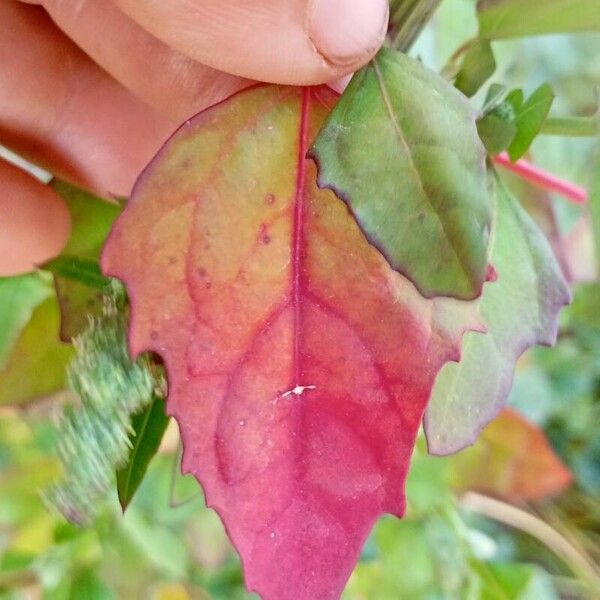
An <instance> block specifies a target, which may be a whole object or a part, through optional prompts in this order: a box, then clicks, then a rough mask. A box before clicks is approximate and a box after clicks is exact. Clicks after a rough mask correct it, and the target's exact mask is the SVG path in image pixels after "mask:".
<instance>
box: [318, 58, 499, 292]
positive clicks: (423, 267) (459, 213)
mask: <svg viewBox="0 0 600 600" xmlns="http://www.w3.org/2000/svg"><path fill="white" fill-rule="evenodd" d="M476 116H477V114H476V111H475V110H474V109H473V107H472V106H471V105H470V104H469V102H468V100H467V99H466V98H465V97H464V96H463V95H462V94H461V93H460V92H458V91H457V90H456V89H455V88H454V87H453V86H452V85H450V84H449V83H448V82H447V81H445V80H444V79H442V78H441V77H440V76H439V75H437V74H435V73H434V72H433V71H430V70H429V69H427V68H426V67H425V66H423V65H422V64H421V63H420V62H418V61H416V60H414V59H412V58H409V57H407V56H405V55H404V54H401V53H398V52H394V51H392V50H386V49H384V50H382V51H381V52H380V53H379V54H378V55H377V57H376V58H375V59H374V60H373V61H372V62H371V63H370V64H369V65H367V66H366V67H365V68H363V69H362V70H361V71H359V72H358V73H357V74H356V75H355V76H354V78H353V80H352V81H351V82H350V85H349V86H348V89H347V90H346V92H345V93H344V95H343V96H342V98H341V99H340V101H339V103H338V104H337V106H336V107H335V109H334V110H333V112H332V113H331V116H330V117H329V118H328V120H327V122H326V123H325V126H324V128H323V130H322V131H321V133H320V134H319V137H318V138H317V140H316V142H315V144H314V146H313V147H312V149H311V153H312V155H313V156H314V157H315V158H316V160H317V161H318V163H319V179H318V181H319V186H320V187H327V188H330V189H332V190H334V191H335V192H336V193H337V195H338V196H339V197H340V198H342V199H344V200H345V201H346V203H347V204H348V207H349V208H350V210H351V211H352V213H353V215H354V216H355V217H356V220H357V222H358V223H359V225H360V227H361V229H362V230H363V231H364V233H365V235H366V236H367V237H368V238H369V240H370V241H371V243H372V244H373V245H374V246H375V247H377V248H378V249H379V250H380V251H381V252H382V254H383V255H384V256H385V257H386V258H387V260H388V261H389V263H390V265H391V266H392V267H393V268H394V269H396V270H397V271H399V272H401V273H403V274H405V275H406V276H407V277H408V278H409V279H410V280H411V281H412V282H413V283H414V284H415V285H416V286H417V288H418V289H419V290H420V291H421V293H422V294H423V295H425V296H426V297H434V296H452V297H455V298H461V299H467V300H470V299H473V298H475V297H477V296H479V295H480V294H481V289H482V286H483V283H484V281H485V279H486V275H487V264H488V238H489V232H490V227H491V220H492V201H491V198H490V197H489V194H488V191H487V186H486V174H485V150H484V148H483V145H482V143H481V141H480V139H479V136H478V134H477V128H476V123H475V120H476Z"/></svg>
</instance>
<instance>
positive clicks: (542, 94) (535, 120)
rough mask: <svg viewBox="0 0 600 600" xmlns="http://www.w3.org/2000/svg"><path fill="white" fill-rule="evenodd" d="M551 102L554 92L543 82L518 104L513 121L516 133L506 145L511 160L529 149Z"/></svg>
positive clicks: (548, 110) (546, 115) (519, 156)
mask: <svg viewBox="0 0 600 600" xmlns="http://www.w3.org/2000/svg"><path fill="white" fill-rule="evenodd" d="M553 102H554V92H553V91H552V88H551V87H550V86H549V85H548V84H547V83H544V84H542V85H541V86H540V87H539V88H538V89H537V90H535V92H533V94H531V96H530V97H529V98H528V99H527V100H526V101H525V102H524V103H523V104H522V105H521V106H520V109H519V110H518V112H517V118H516V121H515V125H516V127H517V133H516V135H515V137H514V138H513V140H512V142H511V144H510V146H509V147H508V155H509V156H510V159H511V160H513V161H515V160H517V159H519V158H521V156H523V155H524V154H525V152H527V150H529V146H531V144H532V142H533V140H534V139H535V137H536V136H537V134H538V133H539V132H540V130H541V128H542V125H543V124H544V121H545V120H546V118H547V117H548V113H549V112H550V108H551V107H552V103H553Z"/></svg>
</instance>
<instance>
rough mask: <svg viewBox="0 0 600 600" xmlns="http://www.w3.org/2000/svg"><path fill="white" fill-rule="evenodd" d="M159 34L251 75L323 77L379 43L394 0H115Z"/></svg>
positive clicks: (348, 67)
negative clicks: (389, 7)
mask: <svg viewBox="0 0 600 600" xmlns="http://www.w3.org/2000/svg"><path fill="white" fill-rule="evenodd" d="M114 2H115V3H116V4H117V5H118V6H120V7H121V8H122V9H123V10H124V11H125V12H126V13H127V14H128V15H129V16H131V17H132V18H133V19H134V20H136V21H137V22H138V23H140V24H141V25H142V26H143V27H144V28H145V29H147V30H148V31H150V32H151V33H153V34H154V35H155V36H156V37H158V38H160V39H162V40H163V41H164V42H166V43H167V44H169V45H170V46H172V47H173V48H176V49H177V50H179V51H180V52H183V53H184V54H187V55H188V56H191V57H192V58H194V59H196V60H198V61H200V62H201V63H203V64H206V65H209V66H211V67H214V68H215V69H219V70H222V71H227V72H228V73H233V74H235V75H239V76H242V77H248V78H250V79H259V80H262V81H273V82H277V83H290V84H305V85H306V84H316V83H324V82H327V81H330V80H332V79H335V78H337V77H340V76H342V75H345V74H347V73H350V72H352V71H354V70H356V69H357V68H358V67H360V66H362V65H363V64H364V63H366V62H367V61H368V60H369V59H370V58H371V57H372V56H373V55H374V54H375V52H376V51H377V49H378V48H379V46H380V45H381V43H382V42H383V39H384V37H385V32H386V30H387V20H388V10H389V9H388V0H243V1H240V0H169V1H168V2H165V0H114Z"/></svg>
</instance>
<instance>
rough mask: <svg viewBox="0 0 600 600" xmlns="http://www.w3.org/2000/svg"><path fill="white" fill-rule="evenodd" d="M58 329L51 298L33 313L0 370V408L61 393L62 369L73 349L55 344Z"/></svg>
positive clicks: (64, 376) (58, 318) (57, 315)
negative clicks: (3, 405)
mask: <svg viewBox="0 0 600 600" xmlns="http://www.w3.org/2000/svg"><path fill="white" fill-rule="evenodd" d="M59 325H60V315H59V310H58V303H57V301H56V298H55V297H51V298H48V299H47V300H45V301H44V302H42V304H40V305H39V306H38V307H37V308H36V309H35V310H34V311H33V315H32V317H31V320H30V321H29V323H28V324H27V325H26V326H25V328H24V329H23V331H22V333H21V337H20V338H19V339H18V340H17V342H16V343H15V344H14V345H13V347H12V351H11V352H10V355H9V357H8V359H7V360H5V362H4V365H3V366H2V368H0V405H2V404H21V403H23V402H27V401H29V400H32V399H34V398H38V397H40V396H45V395H47V394H51V393H53V392H56V391H59V390H62V389H64V387H65V380H66V373H65V371H66V366H67V364H68V362H69V360H70V359H71V357H72V356H73V348H72V347H71V346H70V345H69V344H65V343H63V342H61V341H60V340H59V337H58V329H59Z"/></svg>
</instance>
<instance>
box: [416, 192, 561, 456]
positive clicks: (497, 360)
mask: <svg viewBox="0 0 600 600" xmlns="http://www.w3.org/2000/svg"><path fill="white" fill-rule="evenodd" d="M495 188H496V190H497V209H496V210H497V216H496V223H495V230H494V239H493V242H492V253H491V261H492V264H493V265H494V267H495V268H496V270H497V272H498V280H497V281H496V282H493V283H488V284H486V286H485V289H484V293H483V296H482V298H481V301H480V312H481V315H482V317H483V319H484V322H485V324H486V325H487V329H488V330H487V333H486V334H485V335H482V334H480V333H472V332H470V333H466V334H465V337H464V339H463V349H462V357H461V361H460V362H459V363H447V364H446V365H445V366H444V367H443V368H442V370H441V371H440V373H439V375H438V377H437V379H436V384H435V387H434V389H433V393H432V395H431V400H430V403H429V406H428V408H427V411H426V414H425V432H426V434H427V442H428V447H429V451H430V452H431V453H433V454H450V453H452V452H457V451H458V450H461V449H462V448H464V447H465V446H468V445H469V444H471V443H473V441H474V439H475V438H476V436H477V434H478V433H479V431H481V429H482V428H483V427H484V426H485V425H486V424H487V423H489V422H490V420H491V419H493V418H494V416H495V415H496V414H497V413H498V411H499V410H500V408H501V407H502V406H503V405H504V403H505V402H506V398H507V396H508V393H509V392H510V388H511V385H512V380H513V375H514V369H515V365H516V362H517V360H518V358H519V357H520V356H521V354H522V353H523V352H524V351H525V350H526V349H527V348H529V347H531V346H533V345H535V344H544V345H550V344H552V343H554V341H555V339H556V333H557V328H558V313H559V311H560V309H561V308H562V307H563V306H564V305H565V304H567V303H568V302H569V300H570V292H569V288H568V286H567V284H566V282H565V280H564V277H563V274H562V272H561V269H560V267H559V265H558V263H557V261H556V258H555V256H554V254H553V252H552V249H551V247H550V244H549V243H548V241H547V239H546V237H545V236H544V234H543V233H542V232H541V231H540V229H539V228H538V227H537V225H536V224H535V223H534V222H533V220H532V219H531V218H530V217H529V215H527V213H526V212H525V211H524V210H523V208H522V207H521V205H520V204H519V203H518V202H517V201H516V200H515V199H514V198H512V196H510V195H509V193H508V192H507V190H506V188H504V187H503V186H502V184H501V183H500V182H499V181H497V182H496V185H495Z"/></svg>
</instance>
